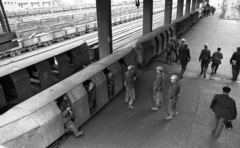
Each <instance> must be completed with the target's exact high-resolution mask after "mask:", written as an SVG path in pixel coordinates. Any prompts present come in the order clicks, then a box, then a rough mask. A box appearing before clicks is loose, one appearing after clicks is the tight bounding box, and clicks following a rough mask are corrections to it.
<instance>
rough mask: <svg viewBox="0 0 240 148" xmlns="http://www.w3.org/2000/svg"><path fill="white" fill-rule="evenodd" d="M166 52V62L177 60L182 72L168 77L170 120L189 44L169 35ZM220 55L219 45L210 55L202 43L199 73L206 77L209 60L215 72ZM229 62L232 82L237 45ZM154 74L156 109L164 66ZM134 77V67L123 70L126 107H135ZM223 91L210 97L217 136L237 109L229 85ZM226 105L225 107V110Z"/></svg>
mask: <svg viewBox="0 0 240 148" xmlns="http://www.w3.org/2000/svg"><path fill="white" fill-rule="evenodd" d="M166 51H167V55H166V63H167V64H170V65H171V64H172V63H173V61H175V62H177V63H178V62H180V64H181V72H180V77H178V76H177V75H172V76H171V77H170V80H171V83H172V84H171V86H170V89H169V91H168V94H167V95H165V96H168V116H167V117H166V119H167V120H171V119H173V118H174V117H175V116H176V114H177V112H176V105H177V102H178V100H179V98H180V89H181V84H180V83H179V79H181V78H183V74H184V71H185V70H186V67H187V64H188V62H190V59H191V56H190V49H189V47H188V43H187V42H186V40H185V39H182V40H181V41H179V40H178V39H177V38H176V37H173V38H170V39H169V42H168V43H167V47H166ZM222 58H223V54H222V53H221V48H220V47H218V48H217V51H215V52H214V53H213V55H212V56H211V51H210V50H209V49H208V44H205V45H204V49H202V51H201V53H200V56H199V61H200V62H201V73H200V75H203V76H204V78H205V77H206V71H207V69H208V65H209V63H210V62H212V65H211V68H212V72H211V75H214V74H216V73H217V69H218V67H219V65H220V64H221V59H222ZM230 63H231V64H232V71H233V78H232V80H233V81H236V80H237V76H238V73H239V68H240V47H237V51H236V52H234V53H233V55H232V57H231V59H230ZM156 73H157V74H156V77H155V79H154V81H153V88H152V91H153V100H154V102H155V105H154V107H152V110H154V111H157V110H159V109H160V108H161V107H162V105H163V90H164V79H165V74H164V72H163V68H162V67H161V66H158V67H156ZM135 80H136V76H135V72H134V66H133V65H129V66H128V69H127V72H126V73H125V87H126V98H125V102H126V103H128V107H129V108H130V109H134V107H133V102H134V100H135V91H134V81H135ZM222 90H223V94H217V95H215V96H214V97H213V100H212V102H211V104H210V108H211V109H212V110H213V112H214V113H215V122H214V125H213V130H212V134H213V135H214V136H215V137H216V138H217V137H219V136H220V133H221V131H222V129H223V126H224V125H225V126H226V127H230V128H231V127H232V125H231V120H234V119H236V117H237V109H236V103H235V101H234V100H233V99H232V98H231V97H229V95H228V94H229V93H230V91H231V88H229V87H228V86H224V87H223V89H222ZM226 108H228V109H226Z"/></svg>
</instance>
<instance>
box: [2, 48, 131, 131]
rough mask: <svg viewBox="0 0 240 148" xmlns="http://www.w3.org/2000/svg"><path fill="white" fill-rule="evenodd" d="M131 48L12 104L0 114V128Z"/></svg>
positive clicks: (50, 99)
mask: <svg viewBox="0 0 240 148" xmlns="http://www.w3.org/2000/svg"><path fill="white" fill-rule="evenodd" d="M132 49H133V48H132V47H128V48H125V49H121V50H118V51H116V52H114V53H113V54H111V55H109V56H107V57H105V58H103V59H101V60H100V61H98V62H96V63H93V64H91V65H89V66H88V67H86V68H84V69H83V70H81V71H79V72H77V73H76V74H74V75H72V76H70V77H68V78H66V79H64V80H63V81H61V82H59V83H57V84H55V85H53V86H51V87H50V88H48V89H46V90H44V91H42V92H40V93H38V94H37V95H35V96H33V97H31V98H29V99H28V100H26V101H24V102H22V103H20V104H18V105H16V106H14V107H13V108H12V109H10V110H9V111H7V112H6V113H4V114H3V115H1V116H0V129H1V128H3V127H4V126H6V125H8V124H11V123H12V122H15V121H17V120H20V119H22V118H25V117H27V116H29V115H31V114H32V113H34V112H36V111H38V110H39V109H41V108H42V107H44V106H45V105H47V104H49V103H51V102H52V101H54V100H55V99H57V98H59V97H61V96H62V95H64V94H65V93H66V92H68V91H69V90H71V89H73V88H75V87H76V86H78V85H79V84H81V83H82V82H84V81H86V80H87V79H89V78H91V77H92V76H94V75H95V74H97V73H98V72H100V71H102V70H103V69H105V68H107V67H108V66H110V65H111V64H112V63H114V62H116V61H118V60H119V59H121V58H123V57H124V56H126V55H127V54H128V53H130V52H131V51H132Z"/></svg>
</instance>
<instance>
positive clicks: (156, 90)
mask: <svg viewBox="0 0 240 148" xmlns="http://www.w3.org/2000/svg"><path fill="white" fill-rule="evenodd" d="M156 71H157V75H156V77H155V80H154V82H153V99H154V102H155V105H156V107H153V108H152V110H159V108H160V107H162V104H163V96H162V93H163V89H164V73H163V68H162V67H161V66H158V67H157V68H156Z"/></svg>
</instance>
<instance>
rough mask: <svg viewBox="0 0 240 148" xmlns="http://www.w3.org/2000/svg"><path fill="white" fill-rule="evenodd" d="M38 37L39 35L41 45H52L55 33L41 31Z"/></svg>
mask: <svg viewBox="0 0 240 148" xmlns="http://www.w3.org/2000/svg"><path fill="white" fill-rule="evenodd" d="M36 37H38V41H39V42H38V44H39V46H42V45H43V46H50V45H52V41H53V39H54V38H53V33H52V32H47V33H41V34H38V35H36Z"/></svg>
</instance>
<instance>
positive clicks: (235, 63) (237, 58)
mask: <svg viewBox="0 0 240 148" xmlns="http://www.w3.org/2000/svg"><path fill="white" fill-rule="evenodd" d="M230 64H231V65H232V81H237V79H238V75H239V70H240V46H238V47H237V51H235V52H234V53H233V55H232V57H231V59H230Z"/></svg>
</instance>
